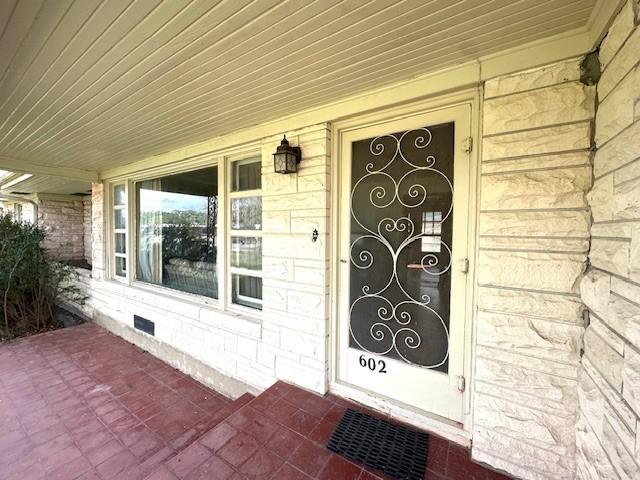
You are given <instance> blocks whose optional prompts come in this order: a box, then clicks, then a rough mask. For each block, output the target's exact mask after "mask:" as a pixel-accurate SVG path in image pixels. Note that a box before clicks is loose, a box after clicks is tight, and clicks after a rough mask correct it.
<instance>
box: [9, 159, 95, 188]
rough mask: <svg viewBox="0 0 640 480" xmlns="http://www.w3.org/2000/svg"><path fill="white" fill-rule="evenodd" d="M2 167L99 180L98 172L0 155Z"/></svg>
mask: <svg viewBox="0 0 640 480" xmlns="http://www.w3.org/2000/svg"><path fill="white" fill-rule="evenodd" d="M0 169H1V170H9V171H11V172H16V173H32V174H34V175H45V176H48V177H62V178H69V179H72V180H85V181H87V182H97V181H98V179H99V176H98V172H92V171H89V170H81V169H79V168H67V167H60V166H57V165H42V164H40V163H32V162H27V161H25V160H18V159H15V158H10V157H6V156H3V155H0Z"/></svg>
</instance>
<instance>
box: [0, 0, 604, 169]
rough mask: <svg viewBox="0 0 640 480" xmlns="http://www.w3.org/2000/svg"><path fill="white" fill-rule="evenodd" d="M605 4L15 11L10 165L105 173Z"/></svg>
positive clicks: (21, 6) (1, 14) (7, 44)
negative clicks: (24, 163) (17, 162)
mask: <svg viewBox="0 0 640 480" xmlns="http://www.w3.org/2000/svg"><path fill="white" fill-rule="evenodd" d="M595 2H596V0H521V1H517V0H458V1H455V0H343V1H340V0H317V1H311V0H253V1H252V0H229V1H227V0H219V1H218V0H197V1H186V0H165V1H162V0H102V1H100V0H75V1H74V0H2V1H0V156H2V155H4V156H6V157H10V158H13V159H18V160H23V161H29V162H34V163H40V164H47V165H57V166H65V167H72V168H81V169H85V170H96V171H101V170H105V169H107V168H113V167H116V166H120V165H125V164H128V163H131V162H134V161H137V160H140V159H142V158H146V157H149V156H152V155H156V154H160V153H163V152H166V151H169V150H174V149H177V148H181V147H184V146H188V145H191V144H193V143H196V142H200V141H204V140H207V139H211V138H214V137H216V136H219V135H223V134H226V133H229V132H233V131H235V130H238V129H241V128H246V127H250V126H252V125H257V124H260V123H263V122H265V121H269V120H275V119H278V118H279V117H282V116H285V115H288V114H291V113H295V112H299V111H303V110H306V109H309V108H314V107H317V106H321V105H323V104H326V103H328V102H331V101H335V100H339V99H341V98H346V97H348V96H351V95H354V94H357V93H361V92H364V91H367V90H370V89H372V88H376V87H382V86H384V85H387V84H391V83H394V82H397V81H401V80H407V79H410V78H414V77H416V76H419V75H423V74H426V73H429V72H430V71H435V70H438V69H440V68H444V67H447V66H451V65H455V64H459V63H462V62H465V61H468V60H471V59H474V58H477V57H478V56H481V55H487V54H490V53H493V52H496V51H500V50H504V49H506V48H510V47H514V46H517V45H521V44H524V43H526V42H530V41H533V40H536V39H540V38H543V37H547V36H550V35H554V34H558V33H562V32H565V31H568V30H571V29H575V28H580V27H584V26H585V25H586V23H587V21H588V19H589V16H590V14H591V12H592V10H593V8H594V4H595Z"/></svg>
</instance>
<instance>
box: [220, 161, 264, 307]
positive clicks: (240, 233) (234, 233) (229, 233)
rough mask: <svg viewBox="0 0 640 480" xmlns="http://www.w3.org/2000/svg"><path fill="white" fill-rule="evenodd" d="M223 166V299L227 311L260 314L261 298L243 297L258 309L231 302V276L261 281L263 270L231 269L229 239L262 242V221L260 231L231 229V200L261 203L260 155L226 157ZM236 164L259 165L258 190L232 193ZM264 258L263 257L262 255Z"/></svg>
mask: <svg viewBox="0 0 640 480" xmlns="http://www.w3.org/2000/svg"><path fill="white" fill-rule="evenodd" d="M225 160H226V161H225V164H226V165H227V168H228V170H229V173H228V174H227V176H226V190H227V195H226V198H227V202H226V206H225V207H224V208H225V213H226V214H227V218H226V225H225V227H226V228H225V233H226V235H225V240H226V241H227V248H226V250H225V254H226V259H225V267H226V274H225V284H226V286H227V289H226V290H227V296H226V297H225V300H226V303H227V308H228V309H229V310H232V311H233V310H235V311H238V312H243V313H248V314H253V315H255V314H256V312H257V313H260V312H262V310H263V305H264V303H263V299H262V298H261V299H260V300H257V299H254V298H253V297H244V298H246V299H247V301H249V302H254V303H258V304H260V308H251V307H247V306H245V305H240V304H238V303H234V302H233V275H234V274H235V275H244V276H247V277H254V278H260V279H261V281H262V278H263V270H262V268H260V270H251V269H247V268H242V267H233V266H231V244H232V242H231V239H232V238H233V237H256V238H260V239H261V240H262V231H263V225H264V219H263V220H262V222H261V224H260V230H236V229H233V228H232V227H231V220H232V219H231V202H232V200H233V199H235V198H249V197H260V200H261V201H262V198H263V196H262V176H263V175H262V155H261V154H259V153H256V154H254V155H243V156H237V157H226V158H225ZM236 163H240V164H242V163H246V164H249V163H259V164H260V188H259V189H252V190H239V191H237V192H234V191H233V185H232V181H233V164H236ZM261 215H262V207H261ZM262 248H264V244H263V246H262ZM262 256H264V255H262ZM239 297H243V296H242V295H239Z"/></svg>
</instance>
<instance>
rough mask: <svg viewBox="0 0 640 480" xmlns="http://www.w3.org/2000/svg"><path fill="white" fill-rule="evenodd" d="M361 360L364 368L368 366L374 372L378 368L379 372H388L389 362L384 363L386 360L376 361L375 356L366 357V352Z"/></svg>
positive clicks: (361, 356)
mask: <svg viewBox="0 0 640 480" xmlns="http://www.w3.org/2000/svg"><path fill="white" fill-rule="evenodd" d="M359 361H360V366H361V367H362V368H368V369H369V370H371V371H372V372H375V371H376V370H377V371H378V373H387V364H386V363H384V360H378V361H377V362H376V359H375V358H371V357H369V358H365V356H364V354H362V355H360V359H359Z"/></svg>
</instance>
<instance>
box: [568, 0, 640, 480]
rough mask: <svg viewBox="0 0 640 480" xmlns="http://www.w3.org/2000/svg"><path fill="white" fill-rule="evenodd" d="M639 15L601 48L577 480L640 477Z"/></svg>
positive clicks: (633, 10)
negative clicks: (587, 321)
mask: <svg viewBox="0 0 640 480" xmlns="http://www.w3.org/2000/svg"><path fill="white" fill-rule="evenodd" d="M639 23H640V7H639V4H638V1H637V0H635V1H628V2H627V3H626V4H625V6H624V7H623V9H622V11H621V12H620V14H619V15H618V17H617V18H616V20H615V22H614V23H613V25H612V27H611V28H610V30H609V33H608V35H607V36H606V37H605V39H604V40H603V42H602V45H601V48H600V62H601V64H602V68H603V72H602V76H601V78H600V81H599V83H598V110H597V115H596V130H595V142H596V145H597V151H596V154H595V159H594V177H595V183H594V187H593V190H592V191H591V192H590V194H589V204H590V206H591V212H592V215H593V226H592V228H591V233H592V242H591V250H590V252H589V261H590V268H589V271H588V273H587V275H586V276H585V278H584V279H583V281H582V283H581V292H582V299H583V300H584V303H585V304H586V305H587V307H588V308H589V318H590V321H589V326H588V328H587V330H586V334H585V341H584V344H585V345H584V357H583V362H582V363H583V369H582V372H581V375H580V389H579V396H580V413H581V414H580V419H579V423H578V429H577V445H578V455H577V478H579V479H582V480H596V479H597V480H609V479H612V480H625V479H632V478H633V479H637V478H640V65H639V64H640V27H638V24H639Z"/></svg>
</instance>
